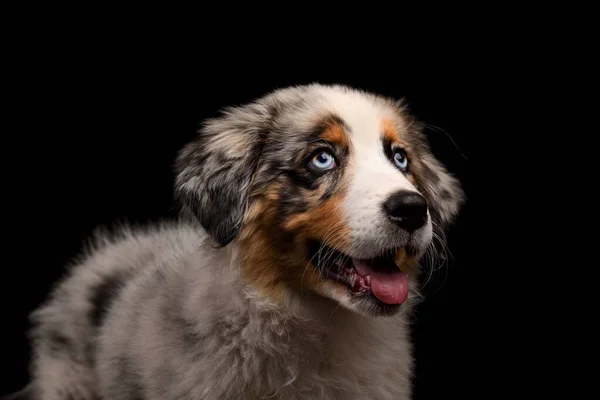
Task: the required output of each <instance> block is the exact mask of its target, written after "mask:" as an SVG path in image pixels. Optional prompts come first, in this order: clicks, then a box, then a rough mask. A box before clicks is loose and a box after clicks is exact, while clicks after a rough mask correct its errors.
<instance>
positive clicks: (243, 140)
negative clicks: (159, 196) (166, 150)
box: [175, 104, 272, 246]
mask: <svg viewBox="0 0 600 400" xmlns="http://www.w3.org/2000/svg"><path fill="white" fill-rule="evenodd" d="M271 119H272V111H271V110H269V109H268V108H267V107H263V106H260V105H258V104H251V105H247V106H245V107H240V108H229V109H227V110H225V111H224V112H223V115H222V116H220V117H218V118H214V119H210V120H208V121H206V122H205V123H204V125H203V127H202V128H201V129H200V131H199V135H198V137H197V138H196V140H194V141H193V142H191V143H188V144H187V145H186V146H185V147H184V148H183V149H182V150H181V152H180V153H179V154H178V156H177V159H176V162H175V170H176V171H175V172H176V179H175V201H176V202H177V203H178V205H179V207H180V209H181V211H182V213H184V214H191V215H192V216H194V217H196V218H197V219H198V220H199V222H200V224H201V225H202V227H203V228H204V229H205V230H206V232H208V234H209V235H210V236H212V238H213V239H214V240H215V241H216V242H217V243H218V244H219V245H221V246H225V245H227V244H228V243H230V242H231V241H232V240H233V239H234V238H235V236H236V235H237V233H238V231H239V229H240V225H241V222H242V218H243V215H244V212H245V210H246V207H247V203H248V194H249V190H250V186H251V183H252V176H253V173H254V171H255V170H256V167H257V165H258V162H259V159H260V156H261V152H262V143H263V141H264V137H265V135H266V132H267V129H268V126H269V122H270V120H271Z"/></svg>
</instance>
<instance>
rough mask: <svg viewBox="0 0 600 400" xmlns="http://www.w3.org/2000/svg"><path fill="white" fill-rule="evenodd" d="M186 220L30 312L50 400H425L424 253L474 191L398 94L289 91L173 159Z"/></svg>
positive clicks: (99, 265) (109, 257) (38, 369)
mask: <svg viewBox="0 0 600 400" xmlns="http://www.w3.org/2000/svg"><path fill="white" fill-rule="evenodd" d="M176 174H177V175H176V187H175V195H176V199H177V200H178V201H179V203H180V204H181V208H182V210H183V214H182V215H187V216H193V217H194V218H193V219H190V218H181V220H180V221H179V222H177V223H172V224H167V223H165V224H163V225H160V226H155V227H153V228H151V229H148V228H146V229H120V230H119V231H118V232H117V233H116V234H111V235H100V236H98V237H97V240H96V243H95V245H94V246H93V247H92V249H91V250H89V251H87V252H85V255H84V256H83V257H82V258H81V259H80V260H78V262H77V263H76V264H75V265H74V266H73V267H72V268H70V269H69V272H68V274H67V276H66V277H65V278H64V279H63V280H62V281H61V283H60V284H59V285H57V287H56V288H55V289H54V290H53V292H52V293H51V295H50V297H49V299H48V301H47V302H46V303H45V304H43V305H42V306H41V307H40V308H39V309H38V310H36V311H35V312H34V313H32V315H31V321H32V330H31V333H30V336H31V340H32V347H33V358H32V364H31V376H32V381H31V383H30V385H29V386H28V388H27V389H25V390H24V391H22V392H21V393H20V394H19V395H17V396H21V397H22V398H30V399H35V400H78V399H81V400H92V399H104V400H141V399H145V400H171V399H172V400H175V399H178V400H184V399H189V400H200V399H207V400H214V399H285V400H293V399H332V400H333V399H343V400H349V399H365V400H366V399H380V400H384V399H410V398H411V379H412V375H411V373H412V372H411V371H412V360H411V341H410V334H409V325H408V323H409V320H408V317H409V312H410V310H411V307H412V306H413V305H414V304H415V299H417V298H418V297H419V295H418V279H417V278H418V275H419V269H420V268H419V259H420V258H421V257H422V256H423V255H424V253H425V252H426V250H427V249H428V247H429V246H430V244H431V242H432V235H434V234H435V232H436V231H437V232H439V233H442V232H443V231H444V229H445V228H446V227H448V225H449V224H450V223H451V222H452V221H453V219H454V218H455V216H456V215H457V213H458V211H459V208H460V206H461V204H462V202H463V199H464V196H463V192H462V190H461V187H460V184H459V182H458V181H457V179H455V178H454V177H453V176H452V175H451V174H450V173H448V172H447V171H446V169H445V167H444V166H442V165H441V164H440V162H439V161H438V160H437V159H436V158H435V157H434V156H433V155H432V153H431V152H430V149H429V146H428V144H427V141H426V138H425V137H424V135H423V134H422V133H421V130H420V124H419V123H418V122H417V121H415V119H414V118H413V117H411V116H410V115H409V114H408V112H407V111H406V109H405V107H404V106H403V104H402V103H401V102H397V101H393V100H391V99H387V98H384V97H381V96H379V95H375V94H370V93H366V92H363V91H359V90H356V89H352V88H349V87H345V86H325V85H319V84H312V85H306V86H295V87H291V88H285V89H280V90H277V91H274V92H272V93H270V94H268V95H266V96H264V97H262V98H260V99H257V100H255V101H254V102H251V103H250V104H246V105H244V106H240V107H234V108H229V109H227V110H225V111H224V112H223V113H222V114H221V115H219V116H218V117H216V118H214V119H211V120H208V121H207V122H206V123H205V124H204V125H203V127H202V129H201V130H200V132H199V135H198V138H197V139H196V140H195V141H193V142H192V143H189V144H188V145H187V146H185V147H184V148H183V150H182V151H181V152H180V153H179V155H178V157H177V161H176Z"/></svg>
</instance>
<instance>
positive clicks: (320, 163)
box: [311, 151, 335, 170]
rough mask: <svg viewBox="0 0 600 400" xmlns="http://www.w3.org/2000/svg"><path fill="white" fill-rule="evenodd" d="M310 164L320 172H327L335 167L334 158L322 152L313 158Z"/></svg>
mask: <svg viewBox="0 0 600 400" xmlns="http://www.w3.org/2000/svg"><path fill="white" fill-rule="evenodd" d="M311 164H312V165H313V167H315V168H317V169H320V170H328V169H332V168H334V167H335V158H333V156H332V155H331V154H329V153H328V152H326V151H322V152H320V153H318V154H317V155H316V156H314V157H313V159H312V161H311Z"/></svg>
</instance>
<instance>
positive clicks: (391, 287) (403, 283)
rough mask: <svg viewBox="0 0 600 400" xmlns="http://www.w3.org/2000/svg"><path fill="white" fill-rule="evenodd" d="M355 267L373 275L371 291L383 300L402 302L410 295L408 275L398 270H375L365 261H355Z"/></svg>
mask: <svg viewBox="0 0 600 400" xmlns="http://www.w3.org/2000/svg"><path fill="white" fill-rule="evenodd" d="M354 267H355V268H356V270H357V271H358V273H359V274H361V275H371V291H372V292H373V294H374V295H375V297H377V298H378V299H379V300H380V301H381V302H383V303H386V304H402V303H404V302H405V301H406V298H407V297H408V275H407V274H406V273H405V272H402V271H400V270H399V269H398V270H395V271H391V272H379V271H375V270H374V269H373V268H371V266H370V265H369V264H367V263H365V262H364V261H356V260H355V261H354Z"/></svg>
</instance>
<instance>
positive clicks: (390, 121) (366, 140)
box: [176, 84, 464, 314]
mask: <svg viewBox="0 0 600 400" xmlns="http://www.w3.org/2000/svg"><path fill="white" fill-rule="evenodd" d="M176 169H177V179H176V198H177V199H178V200H179V202H180V204H181V205H182V206H183V209H184V210H185V211H187V212H191V213H192V214H193V215H194V216H195V217H197V218H198V220H199V221H200V223H201V225H202V226H203V227H204V229H205V230H206V231H207V232H208V233H209V234H210V236H212V238H213V239H214V240H215V241H216V242H217V243H218V244H220V245H221V246H226V245H234V246H239V250H241V251H240V253H241V254H242V258H241V263H242V266H243V268H242V270H243V271H244V272H245V275H246V278H247V279H249V280H250V281H251V282H252V283H253V284H254V285H256V286H257V287H258V288H259V289H261V290H263V291H264V292H265V293H268V294H269V295H272V296H273V297H275V298H279V299H282V298H287V297H289V296H295V295H297V294H303V293H304V294H308V293H317V294H320V295H321V296H324V297H327V298H330V299H333V300H335V301H337V302H339V303H340V304H342V305H343V306H346V307H348V308H349V309H352V310H354V311H357V312H360V313H363V314H391V313H394V312H395V311H397V310H398V309H399V308H400V305H401V304H402V303H404V302H405V300H406V298H407V296H408V291H409V287H411V285H413V284H415V279H414V278H415V275H416V272H417V269H415V265H416V261H417V260H418V259H419V258H420V257H421V256H422V255H423V254H424V252H425V250H426V249H427V247H428V246H429V245H430V243H431V239H432V232H433V230H434V229H441V230H443V229H444V228H445V227H447V226H448V224H449V223H451V222H452V221H453V219H454V218H455V216H456V215H457V213H458V210H459V207H460V205H461V203H462V202H463V198H464V197H463V192H462V190H461V188H460V185H459V182H458V181H457V180H456V179H455V178H454V177H453V176H452V175H450V174H449V173H448V172H447V171H446V169H445V168H444V167H443V166H442V165H441V164H440V162H439V161H438V160H437V159H436V158H435V157H434V156H433V155H432V154H431V152H430V149H429V146H428V144H427V141H426V139H425V137H424V136H423V134H422V133H421V131H420V126H419V124H418V123H417V122H416V121H415V120H414V119H413V118H412V117H411V116H410V115H408V113H407V112H406V110H405V109H404V107H403V106H402V104H401V103H400V102H396V101H392V100H391V99H386V98H383V97H380V96H376V95H374V94H369V93H365V92H362V91H358V90H355V89H351V88H348V87H344V86H323V85H317V84H314V85H307V86H298V87H292V88H287V89H281V90H277V91H275V92H273V93H270V94H268V95H266V96H265V97H263V98H261V99H258V100H256V101H254V102H252V103H250V104H247V105H244V106H241V107H235V108H229V109H227V110H226V111H225V112H224V113H223V115H221V116H219V117H218V118H214V119H211V120H209V121H207V122H206V123H205V125H204V126H203V128H202V129H201V131H200V134H199V137H198V139H197V140H196V141H194V142H192V143H190V144H188V145H187V146H186V147H185V148H184V149H183V150H182V151H181V153H180V154H179V156H178V158H177V162H176ZM230 243H231V244H230Z"/></svg>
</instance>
